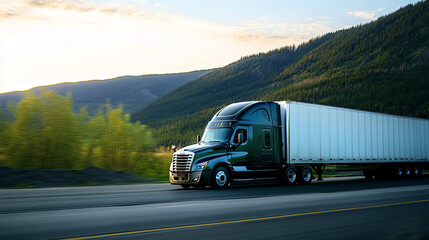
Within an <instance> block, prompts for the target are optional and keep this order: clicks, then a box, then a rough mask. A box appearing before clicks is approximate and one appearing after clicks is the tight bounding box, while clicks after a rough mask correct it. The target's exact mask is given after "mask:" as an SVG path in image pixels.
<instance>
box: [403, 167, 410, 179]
mask: <svg viewBox="0 0 429 240" xmlns="http://www.w3.org/2000/svg"><path fill="white" fill-rule="evenodd" d="M404 175H405V176H406V177H409V176H411V168H410V166H406V167H405V172H404Z"/></svg>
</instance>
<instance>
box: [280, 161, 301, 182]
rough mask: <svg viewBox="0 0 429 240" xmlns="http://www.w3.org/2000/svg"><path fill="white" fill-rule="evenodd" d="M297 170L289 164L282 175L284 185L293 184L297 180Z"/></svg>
mask: <svg viewBox="0 0 429 240" xmlns="http://www.w3.org/2000/svg"><path fill="white" fill-rule="evenodd" d="M297 175H298V174H297V171H296V168H295V167H293V166H290V167H288V168H286V170H285V171H284V173H283V177H282V183H283V184H285V185H293V184H295V183H296V180H297Z"/></svg>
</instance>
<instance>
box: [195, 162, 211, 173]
mask: <svg viewBox="0 0 429 240" xmlns="http://www.w3.org/2000/svg"><path fill="white" fill-rule="evenodd" d="M208 164H209V162H202V163H198V164H197V165H195V167H194V170H195V171H201V170H203V169H204V168H205V167H207V165H208Z"/></svg>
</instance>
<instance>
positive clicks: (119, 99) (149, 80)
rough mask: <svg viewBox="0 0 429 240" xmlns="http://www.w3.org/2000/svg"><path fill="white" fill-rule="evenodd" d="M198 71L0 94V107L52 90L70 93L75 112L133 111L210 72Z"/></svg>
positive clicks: (73, 83)
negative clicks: (110, 108)
mask: <svg viewBox="0 0 429 240" xmlns="http://www.w3.org/2000/svg"><path fill="white" fill-rule="evenodd" d="M211 71H212V70H197V71H191V72H184V73H171V74H150V75H140V76H120V77H115V78H110V79H105V80H86V81H79V82H64V83H57V84H52V85H46V86H38V87H34V88H31V89H29V90H26V91H14V92H8V93H2V94H0V104H1V107H2V108H5V107H6V105H7V102H8V101H13V102H15V103H16V102H19V101H20V99H22V97H23V96H24V94H25V93H26V92H35V93H37V94H39V93H40V91H41V89H46V90H52V91H54V92H56V93H58V94H60V95H63V96H65V95H66V94H67V93H68V92H71V94H72V97H73V102H74V110H75V111H78V110H79V108H80V107H83V106H87V107H88V112H90V113H94V112H95V111H97V109H98V108H99V107H100V105H101V104H104V103H106V101H109V102H110V103H111V104H112V106H114V107H117V106H118V105H119V104H123V106H124V111H125V112H129V113H131V112H133V111H136V110H138V109H141V108H142V107H144V106H146V105H147V104H149V103H151V102H153V101H155V100H156V99H158V98H159V97H162V96H164V95H165V94H167V93H169V92H170V91H172V90H174V89H175V88H177V87H179V86H181V85H183V84H185V83H186V82H188V81H192V80H195V79H196V78H198V77H200V76H202V75H204V74H207V73H209V72H211Z"/></svg>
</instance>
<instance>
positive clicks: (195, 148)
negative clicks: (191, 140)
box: [177, 142, 226, 153]
mask: <svg viewBox="0 0 429 240" xmlns="http://www.w3.org/2000/svg"><path fill="white" fill-rule="evenodd" d="M222 148H226V143H220V142H200V143H198V144H194V145H190V146H186V147H184V148H182V149H180V150H179V151H177V152H181V151H187V152H194V153H197V152H201V151H204V150H208V149H212V150H215V149H222Z"/></svg>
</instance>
